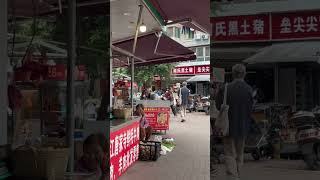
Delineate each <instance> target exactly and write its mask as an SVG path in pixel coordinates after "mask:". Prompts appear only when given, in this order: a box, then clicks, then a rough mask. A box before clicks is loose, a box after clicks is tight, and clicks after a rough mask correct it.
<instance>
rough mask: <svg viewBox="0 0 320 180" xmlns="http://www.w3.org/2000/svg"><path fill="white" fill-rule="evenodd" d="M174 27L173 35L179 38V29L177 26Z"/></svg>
mask: <svg viewBox="0 0 320 180" xmlns="http://www.w3.org/2000/svg"><path fill="white" fill-rule="evenodd" d="M174 29H175V30H174V37H175V38H180V33H181V29H180V28H178V27H175V28H174Z"/></svg>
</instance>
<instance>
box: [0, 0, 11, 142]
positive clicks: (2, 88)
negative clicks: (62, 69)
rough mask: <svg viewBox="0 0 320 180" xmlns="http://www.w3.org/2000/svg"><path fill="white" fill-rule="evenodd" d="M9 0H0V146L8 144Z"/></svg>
mask: <svg viewBox="0 0 320 180" xmlns="http://www.w3.org/2000/svg"><path fill="white" fill-rule="evenodd" d="M7 3H8V2H7V0H1V1H0V24H1V25H0V117H1V118H0V146H1V145H6V144H7V140H8V139H7V128H8V126H7V123H8V122H7V107H8V96H7V87H8V83H7V82H8V80H7V71H8V63H9V62H8V52H7V43H8V31H7V25H8V17H7V13H8V5H7Z"/></svg>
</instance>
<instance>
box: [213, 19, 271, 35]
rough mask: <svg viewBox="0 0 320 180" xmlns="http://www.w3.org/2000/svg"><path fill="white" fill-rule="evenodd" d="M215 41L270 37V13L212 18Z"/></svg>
mask: <svg viewBox="0 0 320 180" xmlns="http://www.w3.org/2000/svg"><path fill="white" fill-rule="evenodd" d="M211 23H212V28H213V31H212V32H213V36H212V39H213V41H257V40H260V41H261V40H269V39H270V25H269V24H270V23H269V16H268V15H265V14H263V15H247V16H229V17H215V18H212V19H211Z"/></svg>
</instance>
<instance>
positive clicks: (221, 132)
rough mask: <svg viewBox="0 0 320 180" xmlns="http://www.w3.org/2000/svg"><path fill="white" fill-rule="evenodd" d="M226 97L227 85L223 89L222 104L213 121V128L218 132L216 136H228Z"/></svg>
mask: <svg viewBox="0 0 320 180" xmlns="http://www.w3.org/2000/svg"><path fill="white" fill-rule="evenodd" d="M227 95H228V83H227V84H226V86H225V89H224V95H223V103H222V105H221V108H220V111H219V113H218V116H217V119H216V121H215V128H216V130H217V131H218V134H217V135H218V136H222V137H225V136H228V134H229V115H228V113H229V105H227Z"/></svg>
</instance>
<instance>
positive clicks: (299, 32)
mask: <svg viewBox="0 0 320 180" xmlns="http://www.w3.org/2000/svg"><path fill="white" fill-rule="evenodd" d="M272 30H273V31H272V39H300V38H311V37H320V11H319V12H302V13H291V14H285V13H283V14H275V15H273V16H272Z"/></svg>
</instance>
